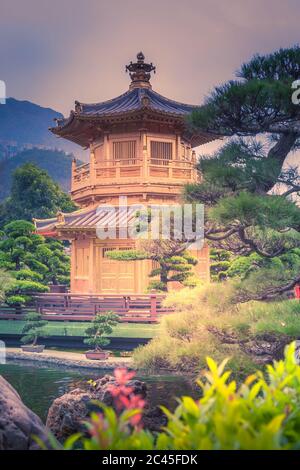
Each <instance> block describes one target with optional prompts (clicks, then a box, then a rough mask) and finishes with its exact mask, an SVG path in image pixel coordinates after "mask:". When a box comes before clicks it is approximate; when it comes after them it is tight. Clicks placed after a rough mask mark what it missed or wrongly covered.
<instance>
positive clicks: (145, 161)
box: [141, 131, 149, 178]
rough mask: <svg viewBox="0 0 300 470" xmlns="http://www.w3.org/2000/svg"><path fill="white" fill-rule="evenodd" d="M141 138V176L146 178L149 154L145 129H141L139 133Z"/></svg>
mask: <svg viewBox="0 0 300 470" xmlns="http://www.w3.org/2000/svg"><path fill="white" fill-rule="evenodd" d="M141 140H142V152H143V153H142V158H143V162H142V176H143V177H144V178H147V176H148V174H149V173H148V172H149V166H148V163H149V155H148V146H147V133H146V131H142V133H141Z"/></svg>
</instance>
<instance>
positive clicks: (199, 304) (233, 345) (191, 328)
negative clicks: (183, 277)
mask: <svg viewBox="0 0 300 470" xmlns="http://www.w3.org/2000/svg"><path fill="white" fill-rule="evenodd" d="M231 295H232V285H231V284H230V283H229V284H228V283H224V284H223V283H222V284H218V288H217V286H216V285H208V286H202V287H200V288H196V289H183V290H181V291H174V292H170V293H169V294H168V296H167V297H166V299H165V301H164V305H165V306H168V307H172V308H173V309H174V311H175V313H174V314H171V315H167V316H164V317H163V318H162V320H161V323H160V325H159V330H158V335H157V336H156V337H155V338H154V339H152V340H151V341H150V342H149V343H148V344H147V345H145V346H142V347H139V348H137V349H136V350H135V351H134V356H133V357H134V361H135V364H136V366H137V367H138V368H141V369H151V370H154V371H155V370H159V369H161V368H165V369H171V370H176V371H184V372H186V373H188V374H191V373H195V371H196V372H197V371H198V370H199V368H200V367H203V366H204V363H205V357H206V355H210V356H212V357H214V358H215V359H216V360H217V361H222V360H223V359H224V358H225V357H228V356H229V357H230V363H229V365H230V367H231V368H232V369H233V370H234V372H236V373H237V374H238V376H239V377H240V378H242V377H244V376H245V374H248V373H250V372H252V371H253V370H254V369H255V368H257V364H258V362H260V363H261V360H262V359H265V360H267V356H265V358H262V357H261V358H259V356H258V355H256V354H255V348H254V352H253V353H252V352H249V347H250V348H251V345H252V343H259V344H258V346H259V345H260V344H262V343H263V342H264V341H265V340H266V337H267V341H271V343H272V342H273V344H274V345H275V346H276V344H277V345H278V348H279V349H278V351H279V350H283V347H284V345H285V344H287V343H288V342H291V341H293V340H294V339H296V338H297V337H299V336H300V315H299V313H300V303H299V302H298V301H297V300H286V301H281V302H269V303H265V302H257V301H252V302H248V303H246V304H238V305H236V304H232V303H231ZM264 338H265V339H264ZM275 343H276V344H275ZM247 346H248V349H247ZM276 348H277V346H276ZM270 354H272V353H270ZM273 357H274V356H273ZM191 371H192V372H191Z"/></svg>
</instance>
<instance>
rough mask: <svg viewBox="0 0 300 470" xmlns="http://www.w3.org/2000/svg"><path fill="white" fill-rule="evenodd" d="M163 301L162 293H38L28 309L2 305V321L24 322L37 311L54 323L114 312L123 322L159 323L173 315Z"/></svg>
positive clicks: (85, 318)
mask: <svg viewBox="0 0 300 470" xmlns="http://www.w3.org/2000/svg"><path fill="white" fill-rule="evenodd" d="M163 298H164V296H163V295H159V294H135V295H133V294H128V295H127V294H116V295H111V294H109V295H101V294H71V293H66V294H59V293H57V294H54V293H53V294H51V293H49V294H48V293H47V294H37V295H35V296H34V304H33V305H32V306H29V307H26V308H24V307H22V308H19V309H18V310H16V309H15V308H13V307H5V306H3V307H1V305H0V320H1V319H7V318H9V319H15V320H16V319H23V318H24V316H25V314H26V313H28V311H33V310H35V311H37V312H39V313H41V314H42V317H43V318H45V319H47V320H54V321H90V320H92V319H93V318H94V316H95V315H97V314H104V313H106V312H114V313H115V314H117V315H118V316H119V319H120V321H121V322H124V323H126V322H127V323H156V322H157V321H158V320H159V318H160V317H161V315H164V314H167V313H170V312H171V310H170V309H166V308H164V307H163V306H162V300H163ZM0 326H1V324H0Z"/></svg>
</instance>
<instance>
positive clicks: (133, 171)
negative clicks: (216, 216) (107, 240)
mask: <svg viewBox="0 0 300 470" xmlns="http://www.w3.org/2000/svg"><path fill="white" fill-rule="evenodd" d="M158 178H159V179H161V178H163V179H165V178H166V179H168V180H169V181H172V180H173V181H174V182H175V181H176V182H178V181H182V182H183V183H185V182H189V181H196V180H197V178H198V176H197V170H196V169H195V163H194V162H192V161H184V160H165V159H161V158H154V159H151V158H150V159H148V160H147V161H143V159H141V158H131V159H126V160H123V159H122V160H111V161H107V162H101V163H95V162H93V163H92V164H91V165H90V164H88V163H87V164H84V165H81V166H79V167H75V166H74V168H73V173H72V190H73V191H74V190H78V189H81V188H84V187H85V186H89V185H97V184H101V182H102V183H103V182H109V180H113V181H114V182H116V181H117V180H118V181H120V182H126V179H127V180H128V179H133V180H137V181H141V179H145V180H148V181H155V180H157V179H158Z"/></svg>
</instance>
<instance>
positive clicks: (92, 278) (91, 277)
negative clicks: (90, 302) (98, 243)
mask: <svg viewBox="0 0 300 470" xmlns="http://www.w3.org/2000/svg"><path fill="white" fill-rule="evenodd" d="M94 246H95V245H94V239H93V238H90V246H89V292H90V294H92V293H95V290H96V285H95V284H96V279H95V277H96V272H95V262H96V260H95V249H94Z"/></svg>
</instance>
